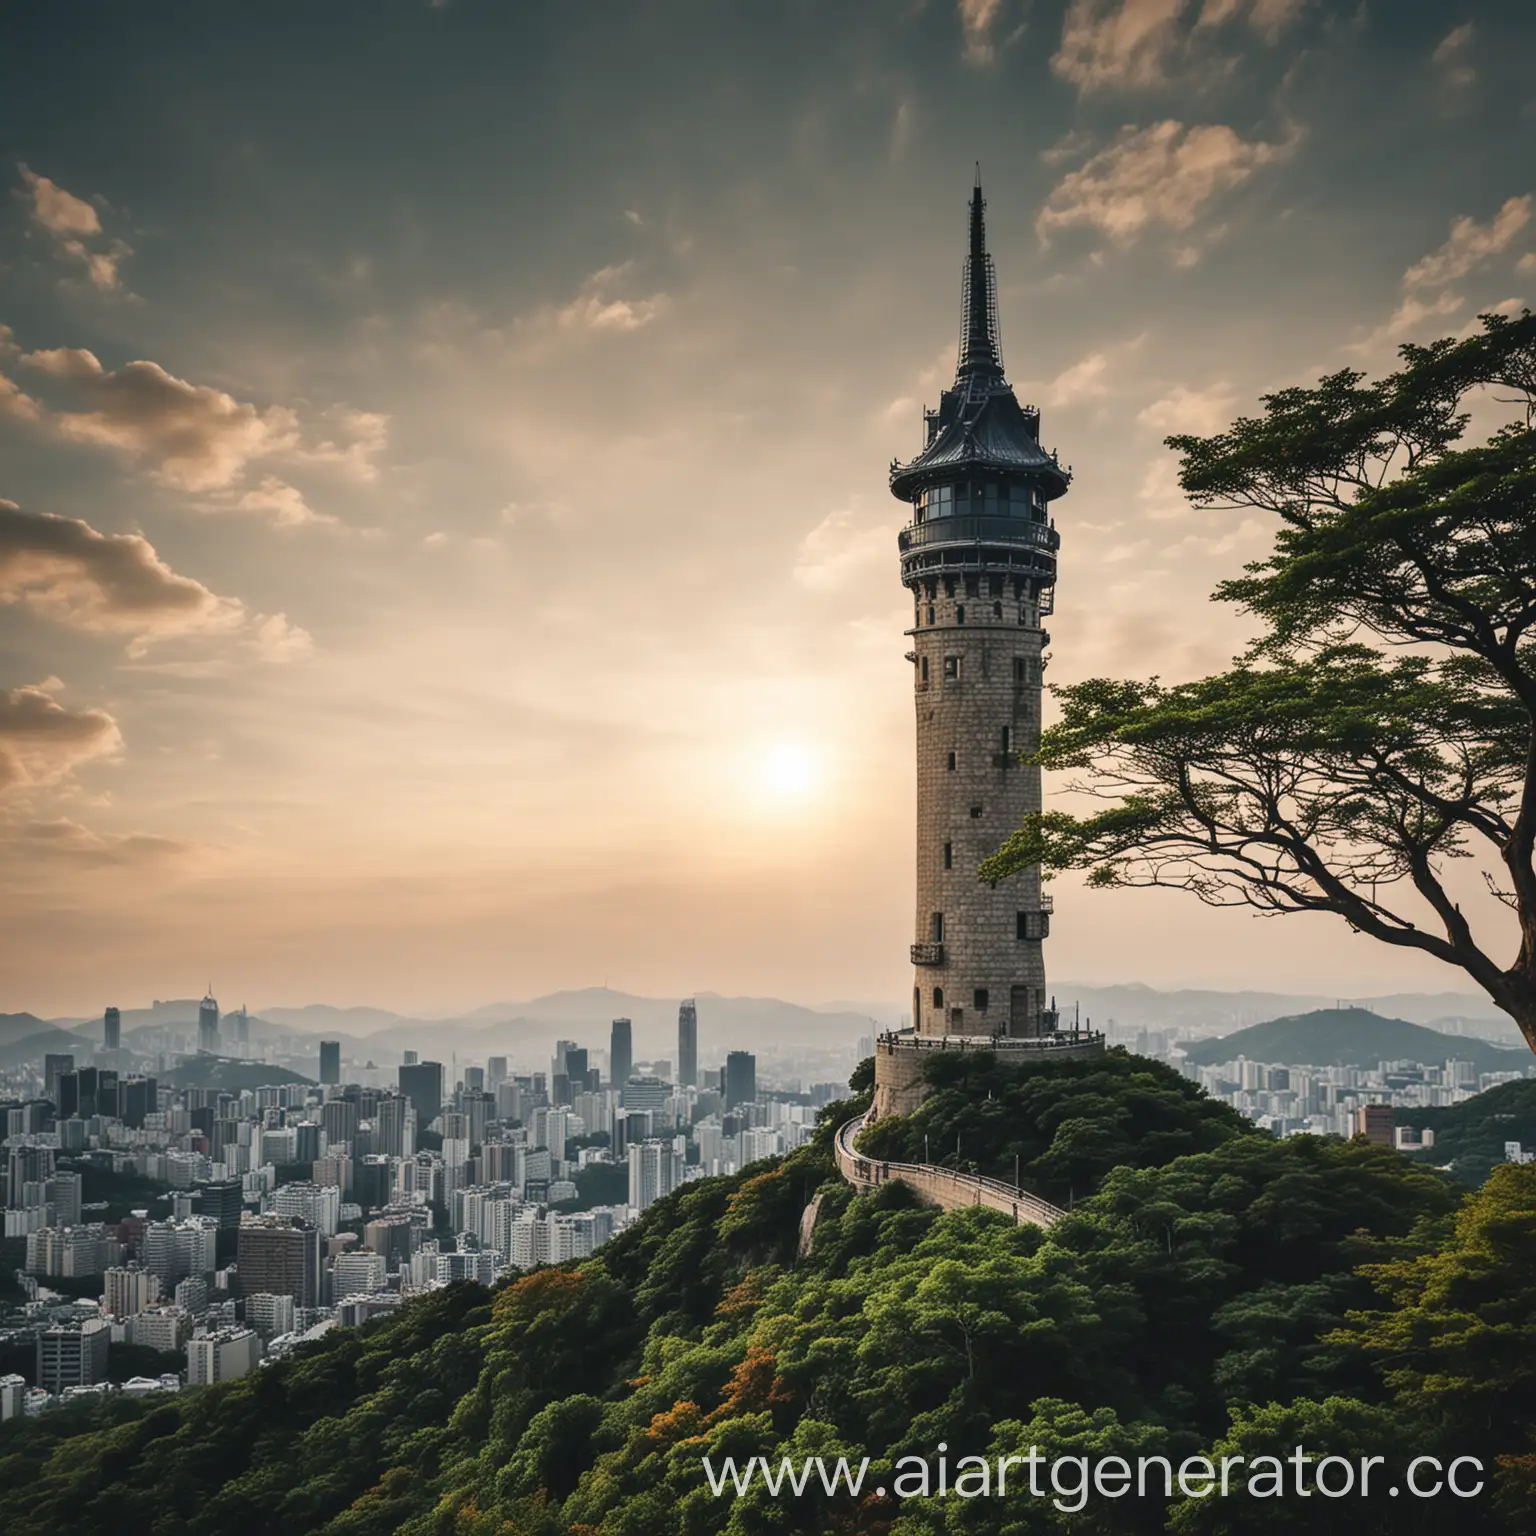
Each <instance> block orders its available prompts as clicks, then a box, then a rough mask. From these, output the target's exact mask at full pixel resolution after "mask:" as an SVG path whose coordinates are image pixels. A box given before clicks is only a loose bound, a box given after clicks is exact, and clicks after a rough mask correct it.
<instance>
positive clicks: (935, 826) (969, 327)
mask: <svg viewBox="0 0 1536 1536" xmlns="http://www.w3.org/2000/svg"><path fill="white" fill-rule="evenodd" d="M985 207H986V204H985V202H984V201H983V199H982V195H981V179H980V176H979V175H978V177H977V181H976V186H975V189H974V191H973V192H972V195H971V205H970V253H969V255H968V256H967V258H966V264H965V282H964V287H963V292H962V320H961V346H960V360H959V364H958V366H957V368H956V371H955V382H954V384H953V385H952V386H951V387H950V388H949V389H946V390H944V391H943V392H942V394H941V395H940V397H939V406H938V409H937V410H930V411H928V412H927V413H926V417H925V420H926V426H927V435H926V441H925V442H924V445H923V449H922V452H921V453H919V454H918V455H917V457H916V458H915V459H913V460H911V462H910V463H906V464H897V465H895V466H894V467H893V468H892V470H891V492H892V494H893V495H894V496H896V497H897V498H898V499H899V500H901V501H905V502H909V503H910V504H911V507H912V521H911V522H910V523H909V525H908V526H907V527H906V528H904V529H903V530H902V532H901V535H900V538H899V547H900V552H901V579H902V583H903V585H904V586H905V587H906V588H907V589H908V591H910V592H911V594H912V604H913V616H912V628H911V629H910V630H909V631H908V634H909V635H910V636H911V637H912V641H913V648H912V650H911V651H910V652H909V653H908V660H909V661H911V663H912V674H913V685H914V693H915V700H916V706H917V919H916V932H915V936H914V942H913V944H912V955H911V958H912V964H913V966H914V968H915V971H916V974H915V976H914V979H913V987H912V1015H913V1022H914V1024H915V1026H916V1030H917V1033H918V1034H919V1035H947V1034H957V1035H981V1036H989V1035H1010V1036H1023V1037H1038V1036H1040V1035H1042V1034H1046V1033H1049V1032H1050V1031H1051V1030H1053V1029H1054V1028H1055V1022H1056V1021H1055V1015H1054V1014H1053V1013H1052V1012H1051V1011H1050V1009H1049V1008H1048V1005H1047V999H1046V990H1045V962H1044V958H1043V955H1042V946H1041V941H1042V940H1043V939H1044V938H1045V936H1046V934H1047V932H1048V931H1049V926H1050V917H1049V905H1048V903H1047V902H1045V901H1044V900H1043V899H1042V897H1041V894H1040V872H1039V870H1038V869H1029V870H1025V871H1023V872H1022V873H1020V874H1017V875H1013V876H1010V877H1009V878H1008V879H1006V880H998V881H992V882H984V881H981V880H978V879H977V876H976V869H977V865H978V864H979V863H980V862H981V860H982V859H984V858H986V857H987V856H988V855H989V854H991V853H994V852H995V851H996V850H997V849H998V848H999V847H1000V846H1001V845H1002V844H1003V843H1004V842H1005V841H1006V840H1007V838H1008V837H1009V835H1010V834H1011V833H1012V832H1013V831H1014V830H1015V829H1016V828H1017V827H1018V826H1019V825H1020V823H1021V822H1022V821H1023V820H1024V818H1025V816H1027V815H1028V814H1030V813H1031V812H1037V811H1039V810H1040V808H1041V806H1040V770H1039V768H1037V767H1034V766H1032V765H1030V764H1029V762H1028V760H1027V759H1028V756H1029V754H1030V753H1031V752H1033V751H1034V750H1035V748H1036V746H1037V745H1038V742H1039V735H1040V689H1041V670H1042V667H1043V665H1044V662H1043V658H1042V651H1043V650H1044V647H1045V644H1046V641H1047V638H1048V637H1047V635H1046V633H1045V631H1044V630H1043V629H1042V628H1041V621H1042V619H1043V618H1044V617H1045V616H1047V615H1048V614H1049V613H1050V612H1051V607H1052V594H1053V589H1054V585H1055V581H1056V551H1057V549H1058V547H1059V546H1060V543H1061V539H1060V536H1059V535H1058V534H1057V532H1056V528H1055V524H1054V521H1053V520H1052V518H1051V514H1050V508H1051V503H1053V502H1054V501H1056V500H1057V499H1058V498H1059V497H1061V496H1063V495H1065V494H1066V491H1067V488H1068V485H1069V484H1070V482H1071V473H1070V471H1069V470H1067V469H1065V468H1064V467H1063V466H1062V465H1061V464H1060V463H1058V461H1057V458H1056V455H1055V453H1053V452H1047V451H1046V449H1045V448H1043V447H1042V446H1041V443H1040V413H1039V411H1038V410H1037V409H1035V408H1034V407H1033V406H1021V405H1020V404H1019V402H1018V400H1017V399H1016V398H1015V396H1014V392H1013V387H1012V386H1011V385H1010V384H1009V383H1008V381H1007V379H1006V378H1005V377H1004V374H1003V359H1002V348H1001V344H1000V341H999V332H998V319H997V279H996V276H995V274H994V271H993V267H992V258H991V257H990V256H989V255H988V254H987V247H986V230H985V224H984V210H985Z"/></svg>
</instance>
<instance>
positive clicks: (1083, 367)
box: [1046, 352, 1109, 405]
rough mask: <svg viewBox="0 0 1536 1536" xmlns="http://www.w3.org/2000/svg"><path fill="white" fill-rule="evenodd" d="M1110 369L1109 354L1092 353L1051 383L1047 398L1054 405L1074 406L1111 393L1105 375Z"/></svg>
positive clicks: (1061, 373)
mask: <svg viewBox="0 0 1536 1536" xmlns="http://www.w3.org/2000/svg"><path fill="white" fill-rule="evenodd" d="M1108 369H1109V354H1108V353H1107V352H1090V353H1089V354H1088V356H1087V357H1085V358H1083V359H1082V360H1081V361H1080V362H1076V363H1073V364H1072V366H1071V367H1070V368H1066V369H1063V370H1062V372H1060V373H1059V374H1057V375H1056V377H1055V379H1054V380H1053V381H1052V382H1051V384H1050V387H1049V390H1048V392H1047V394H1046V398H1047V399H1048V400H1049V401H1050V402H1051V404H1052V405H1074V404H1076V403H1077V402H1078V401H1081V400H1092V399H1096V398H1097V397H1098V396H1100V395H1106V394H1108V393H1109V384H1108V382H1107V381H1106V379H1105V374H1106V372H1107V371H1108Z"/></svg>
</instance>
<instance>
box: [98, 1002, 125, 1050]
mask: <svg viewBox="0 0 1536 1536" xmlns="http://www.w3.org/2000/svg"><path fill="white" fill-rule="evenodd" d="M101 1047H102V1049H103V1050H105V1051H120V1050H121V1049H122V1048H123V1016H122V1014H121V1012H119V1011H118V1010H117V1009H116V1008H108V1009H107V1011H106V1013H104V1014H103V1015H102V1019H101Z"/></svg>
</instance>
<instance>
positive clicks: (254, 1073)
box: [156, 1056, 314, 1093]
mask: <svg viewBox="0 0 1536 1536" xmlns="http://www.w3.org/2000/svg"><path fill="white" fill-rule="evenodd" d="M156 1077H157V1079H158V1081H159V1082H161V1083H163V1084H165V1085H166V1086H168V1087H171V1088H226V1089H228V1090H229V1091H230V1092H231V1093H240V1092H242V1091H243V1090H245V1089H247V1088H267V1087H271V1086H273V1085H274V1084H279V1083H313V1082H314V1078H312V1077H304V1076H301V1075H300V1074H299V1073H297V1072H290V1071H289V1070H288V1068H287V1067H278V1066H272V1065H270V1064H268V1063H266V1062H260V1061H237V1060H235V1059H234V1058H233V1057H229V1056H193V1057H189V1058H188V1059H187V1060H186V1061H184V1062H182V1064H181V1065H180V1066H179V1067H175V1068H173V1069H172V1070H171V1071H169V1072H165V1073H157V1074H156Z"/></svg>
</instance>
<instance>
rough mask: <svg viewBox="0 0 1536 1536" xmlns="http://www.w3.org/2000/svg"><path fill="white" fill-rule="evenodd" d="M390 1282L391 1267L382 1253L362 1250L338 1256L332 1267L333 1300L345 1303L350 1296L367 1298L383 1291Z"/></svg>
mask: <svg viewBox="0 0 1536 1536" xmlns="http://www.w3.org/2000/svg"><path fill="white" fill-rule="evenodd" d="M388 1281H389V1266H388V1265H387V1264H386V1262H385V1259H384V1255H383V1254H382V1253H374V1252H373V1251H372V1250H371V1249H362V1250H360V1251H358V1252H354V1253H341V1254H337V1256H336V1262H335V1263H334V1264H333V1265H332V1266H331V1300H332V1301H333V1302H337V1301H345V1300H346V1299H347V1297H348V1296H367V1295H369V1294H370V1293H372V1292H374V1291H382V1290H383V1289H384V1287H385V1286H386V1285H387V1284H388Z"/></svg>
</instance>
